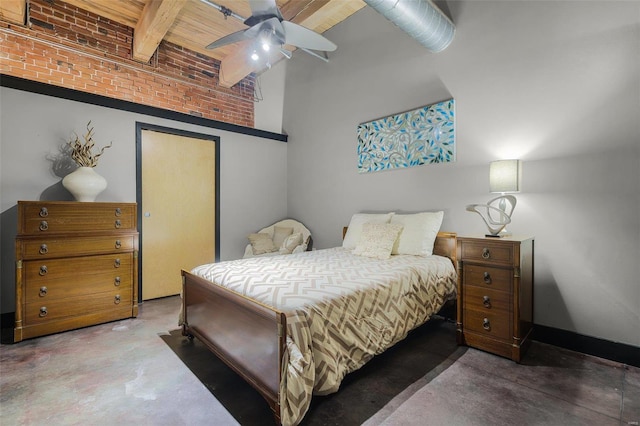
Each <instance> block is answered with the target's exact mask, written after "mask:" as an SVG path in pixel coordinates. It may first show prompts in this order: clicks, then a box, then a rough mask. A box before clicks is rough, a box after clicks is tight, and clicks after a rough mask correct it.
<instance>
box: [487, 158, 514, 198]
mask: <svg viewBox="0 0 640 426" xmlns="http://www.w3.org/2000/svg"><path fill="white" fill-rule="evenodd" d="M521 183H522V164H521V161H520V160H499V161H493V162H491V164H490V165H489V187H490V191H491V192H500V193H505V192H520V185H521Z"/></svg>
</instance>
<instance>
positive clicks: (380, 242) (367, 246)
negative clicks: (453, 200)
mask: <svg viewBox="0 0 640 426" xmlns="http://www.w3.org/2000/svg"><path fill="white" fill-rule="evenodd" d="M400 231H402V225H400V224H397V223H365V224H364V225H362V234H361V236H360V240H359V241H358V245H357V246H356V248H355V250H354V251H353V254H357V255H359V256H366V257H373V258H376V259H389V258H390V257H391V249H392V248H393V244H394V243H395V242H396V239H397V238H398V235H399V234H400Z"/></svg>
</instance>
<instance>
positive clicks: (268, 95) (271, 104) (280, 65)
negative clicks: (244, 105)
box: [253, 59, 287, 133]
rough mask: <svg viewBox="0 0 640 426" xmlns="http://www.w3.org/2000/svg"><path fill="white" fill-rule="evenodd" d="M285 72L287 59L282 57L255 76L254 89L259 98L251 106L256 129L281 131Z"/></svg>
mask: <svg viewBox="0 0 640 426" xmlns="http://www.w3.org/2000/svg"><path fill="white" fill-rule="evenodd" d="M286 72H287V60H286V59H282V60H280V62H277V63H276V64H274V65H273V66H272V67H271V69H269V70H267V71H265V72H263V73H261V74H260V75H258V76H257V77H256V89H255V90H256V94H257V96H256V97H258V99H259V100H258V102H256V103H255V104H254V108H253V113H254V127H255V128H256V129H260V130H266V131H268V132H274V133H282V114H283V113H284V87H285V76H286Z"/></svg>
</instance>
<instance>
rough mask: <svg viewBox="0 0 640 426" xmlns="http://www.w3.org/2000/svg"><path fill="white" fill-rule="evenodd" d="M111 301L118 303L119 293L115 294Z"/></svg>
mask: <svg viewBox="0 0 640 426" xmlns="http://www.w3.org/2000/svg"><path fill="white" fill-rule="evenodd" d="M113 303H114V304H116V305H119V304H120V295H119V294H116V296H115V297H114V298H113Z"/></svg>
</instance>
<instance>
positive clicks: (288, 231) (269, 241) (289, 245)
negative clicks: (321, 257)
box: [243, 219, 313, 259]
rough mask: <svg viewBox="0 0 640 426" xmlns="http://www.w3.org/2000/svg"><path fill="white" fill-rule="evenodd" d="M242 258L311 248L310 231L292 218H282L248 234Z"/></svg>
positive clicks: (297, 251)
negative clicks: (247, 241) (247, 242)
mask: <svg viewBox="0 0 640 426" xmlns="http://www.w3.org/2000/svg"><path fill="white" fill-rule="evenodd" d="M248 239H249V244H247V247H246V248H245V250H244V256H243V258H245V259H246V258H249V257H256V256H276V255H281V254H293V253H301V252H304V251H307V250H311V246H312V244H313V240H312V239H311V231H309V230H308V229H307V227H306V226H304V225H303V224H302V223H300V222H298V221H297V220H294V219H284V220H281V221H279V222H276V223H274V224H273V225H271V226H267V227H266V228H263V229H261V230H259V231H258V232H257V233H255V234H249V236H248Z"/></svg>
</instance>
